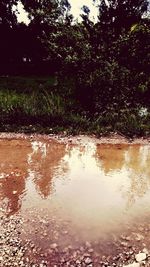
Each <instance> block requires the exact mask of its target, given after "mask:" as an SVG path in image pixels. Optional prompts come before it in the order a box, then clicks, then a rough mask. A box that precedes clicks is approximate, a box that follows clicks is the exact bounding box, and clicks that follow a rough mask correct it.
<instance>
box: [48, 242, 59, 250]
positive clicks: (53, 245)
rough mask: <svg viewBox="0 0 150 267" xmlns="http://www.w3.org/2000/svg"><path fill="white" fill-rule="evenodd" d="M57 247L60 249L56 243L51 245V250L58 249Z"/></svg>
mask: <svg viewBox="0 0 150 267" xmlns="http://www.w3.org/2000/svg"><path fill="white" fill-rule="evenodd" d="M57 247H58V245H57V244H56V243H53V244H51V245H50V248H51V249H56V248H57Z"/></svg>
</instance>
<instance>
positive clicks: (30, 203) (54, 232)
mask: <svg viewBox="0 0 150 267" xmlns="http://www.w3.org/2000/svg"><path fill="white" fill-rule="evenodd" d="M0 206H1V207H3V209H4V211H5V213H6V214H7V216H11V215H16V214H17V215H19V216H21V218H23V220H24V223H23V231H22V233H21V236H22V240H32V241H33V242H34V244H35V245H37V246H39V247H42V248H44V250H46V249H48V248H49V247H50V244H53V243H55V244H56V243H57V244H58V245H59V246H62V247H63V246H64V245H76V246H77V245H78V244H81V243H82V242H87V240H88V241H90V242H96V241H97V240H103V244H104V242H106V241H110V239H111V237H112V236H113V237H114V235H115V236H117V235H121V233H122V232H123V231H125V230H126V231H128V230H129V229H131V228H133V229H134V232H135V229H136V227H137V222H138V223H143V222H145V221H147V222H149V219H150V146H149V145H140V144H134V145H133V144H132V145H129V144H120V145H119V144H96V143H95V142H93V141H92V139H91V140H88V142H82V141H81V142H80V144H72V143H71V142H68V143H63V142H57V141H56V140H45V139H43V140H42V139H40V140H33V139H31V138H27V139H22V140H19V139H16V140H15V139H14V140H13V139H10V140H0ZM104 240H105V241H104ZM105 249H106V248H105V246H104V249H103V250H105Z"/></svg>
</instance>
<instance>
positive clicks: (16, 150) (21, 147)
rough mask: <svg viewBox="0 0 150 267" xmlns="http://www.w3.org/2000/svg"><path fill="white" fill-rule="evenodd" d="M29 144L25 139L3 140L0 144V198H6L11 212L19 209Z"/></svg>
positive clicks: (8, 210)
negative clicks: (0, 177)
mask: <svg viewBox="0 0 150 267" xmlns="http://www.w3.org/2000/svg"><path fill="white" fill-rule="evenodd" d="M30 152H31V145H30V143H29V142H27V141H23V140H22V141H16V140H14V141H3V143H2V145H1V146H0V173H1V176H2V177H3V178H2V179H0V199H1V201H2V200H4V199H6V202H7V212H8V214H9V215H10V214H13V213H15V212H17V211H18V210H19V209H20V206H21V197H22V194H23V193H24V191H25V179H26V177H27V175H28V173H27V169H28V162H27V155H28V153H30Z"/></svg>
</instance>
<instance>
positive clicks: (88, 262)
mask: <svg viewBox="0 0 150 267" xmlns="http://www.w3.org/2000/svg"><path fill="white" fill-rule="evenodd" d="M84 262H85V264H87V265H89V264H91V263H92V260H91V259H90V258H89V257H87V258H85V259H84Z"/></svg>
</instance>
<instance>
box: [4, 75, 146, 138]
mask: <svg viewBox="0 0 150 267" xmlns="http://www.w3.org/2000/svg"><path fill="white" fill-rule="evenodd" d="M54 82H55V79H54V78H53V77H40V78H37V77H30V78H28V77H1V78H0V122H1V124H0V130H1V131H20V132H41V133H58V132H65V133H66V134H79V133H86V134H91V133H93V134H96V135H104V134H108V133H110V132H119V133H122V134H124V135H126V136H129V137H133V136H149V135H150V123H149V122H150V112H147V113H146V114H142V115H141V114H140V112H139V107H137V108H134V109H133V108H130V109H125V108H124V109H123V108H122V109H121V110H119V111H118V110H116V109H113V108H111V109H110V110H107V111H106V110H104V111H103V112H101V113H96V114H93V115H90V114H89V113H87V112H85V111H83V110H81V109H80V107H79V104H78V102H77V101H76V100H75V97H74V95H73V90H71V88H72V86H73V85H72V84H71V82H70V81H66V82H65V83H64V84H61V88H60V87H59V88H56V86H55V85H54ZM39 85H41V86H39Z"/></svg>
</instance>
